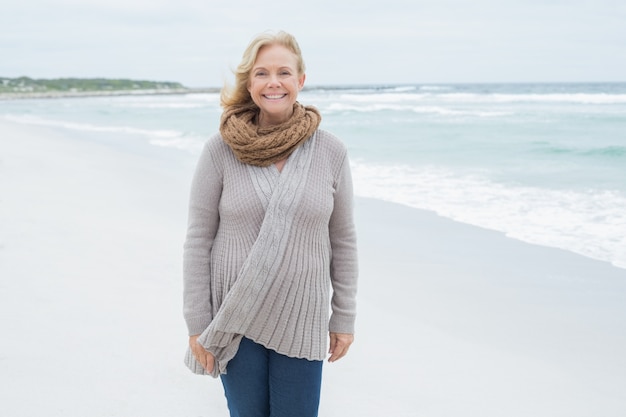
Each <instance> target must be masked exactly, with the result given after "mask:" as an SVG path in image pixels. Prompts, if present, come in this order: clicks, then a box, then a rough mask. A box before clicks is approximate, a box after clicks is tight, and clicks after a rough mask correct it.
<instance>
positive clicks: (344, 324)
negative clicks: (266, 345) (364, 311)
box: [329, 156, 358, 333]
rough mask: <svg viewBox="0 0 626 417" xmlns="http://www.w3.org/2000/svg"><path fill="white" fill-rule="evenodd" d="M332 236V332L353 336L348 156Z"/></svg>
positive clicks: (352, 242)
mask: <svg viewBox="0 0 626 417" xmlns="http://www.w3.org/2000/svg"><path fill="white" fill-rule="evenodd" d="M329 234H330V244H331V250H332V258H331V265H330V273H331V283H332V287H333V295H332V299H331V308H332V314H331V318H330V323H329V330H330V331H331V332H336V333H354V323H355V319H356V292H357V277H358V260H357V245H356V230H355V226H354V218H353V191H352V176H351V172H350V163H349V160H348V157H347V156H345V157H344V159H343V162H342V164H341V169H340V171H339V176H338V179H337V184H336V188H335V195H334V206H333V212H332V214H331V217H330V223H329Z"/></svg>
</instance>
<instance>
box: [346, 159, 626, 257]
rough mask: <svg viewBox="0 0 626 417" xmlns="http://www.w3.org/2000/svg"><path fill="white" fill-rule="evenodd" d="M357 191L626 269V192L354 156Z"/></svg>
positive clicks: (357, 192) (359, 193)
mask: <svg viewBox="0 0 626 417" xmlns="http://www.w3.org/2000/svg"><path fill="white" fill-rule="evenodd" d="M352 170H353V176H354V185H355V193H356V194H357V195H359V196H363V197H372V198H377V199H381V200H386V201H391V202H395V203H400V204H405V205H408V206H411V207H415V208H420V209H426V210H431V211H434V212H436V213H438V214H439V215H441V216H444V217H448V218H451V219H454V220H457V221H460V222H463V223H468V224H473V225H477V226H480V227H484V228H488V229H492V230H497V231H500V232H503V233H505V234H506V235H507V236H509V237H512V238H515V239H518V240H522V241H525V242H529V243H534V244H539V245H544V246H551V247H556V248H561V249H565V250H568V251H571V252H575V253H578V254H581V255H584V256H587V257H590V258H593V259H598V260H602V261H607V262H611V263H612V264H614V265H616V266H619V267H622V268H626V212H625V211H624V207H626V195H624V193H622V192H619V191H612V190H588V191H584V192H583V191H568V190H555V189H544V188H538V187H524V186H510V185H504V184H500V183H495V182H493V181H490V180H488V179H487V178H484V177H480V176H461V175H458V174H455V173H454V172H451V171H449V170H446V169H442V168H436V167H425V168H419V169H418V168H414V167H409V166H386V165H372V164H367V163H364V162H362V161H353V163H352Z"/></svg>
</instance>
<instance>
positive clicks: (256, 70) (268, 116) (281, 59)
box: [248, 45, 305, 127]
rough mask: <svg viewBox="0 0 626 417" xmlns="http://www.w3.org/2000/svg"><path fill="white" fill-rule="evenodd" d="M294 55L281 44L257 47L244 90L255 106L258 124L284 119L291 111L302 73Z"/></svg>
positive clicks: (262, 125) (278, 122)
mask: <svg viewBox="0 0 626 417" xmlns="http://www.w3.org/2000/svg"><path fill="white" fill-rule="evenodd" d="M297 68H298V61H297V58H296V55H295V54H294V53H293V52H291V51H290V50H289V49H287V48H285V47H284V46H282V45H268V46H264V47H263V48H261V50H260V51H259V53H258V54H257V57H256V61H255V62H254V65H253V67H252V71H251V72H250V83H249V85H248V91H249V92H250V96H252V100H253V101H254V103H255V104H256V105H257V106H258V107H259V109H260V113H259V120H258V122H259V125H260V126H261V127H265V126H271V125H276V124H280V123H283V122H285V121H287V120H288V119H289V118H290V117H291V114H292V113H293V105H294V103H295V102H296V99H297V98H298V92H299V91H300V89H301V88H302V86H303V85H304V78H305V75H304V74H298V69H297Z"/></svg>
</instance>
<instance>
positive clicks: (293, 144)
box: [220, 102, 322, 167]
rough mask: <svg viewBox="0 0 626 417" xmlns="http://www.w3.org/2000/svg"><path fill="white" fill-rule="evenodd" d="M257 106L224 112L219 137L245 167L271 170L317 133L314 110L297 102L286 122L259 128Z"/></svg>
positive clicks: (316, 113) (317, 118)
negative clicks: (272, 166) (270, 168)
mask: <svg viewBox="0 0 626 417" xmlns="http://www.w3.org/2000/svg"><path fill="white" fill-rule="evenodd" d="M258 113H259V110H258V108H257V107H256V106H241V107H235V108H231V109H227V110H225V111H224V113H223V114H222V119H221V123H220V133H221V134H222V138H223V139H224V142H226V144H227V145H228V146H230V148H231V149H232V150H233V152H234V154H235V156H236V157H237V159H239V160H240V161H241V162H243V163H244V164H250V165H255V166H260V167H266V166H270V165H272V164H274V163H276V162H278V161H281V160H283V159H285V158H287V157H288V156H289V155H291V153H292V152H293V151H294V150H295V149H296V148H297V147H298V146H299V145H300V144H302V142H304V141H305V140H307V139H308V138H310V137H311V135H313V132H315V130H317V128H318V126H319V124H320V121H321V120H322V116H321V115H320V113H319V112H318V111H317V109H316V108H315V107H312V106H306V107H305V106H303V105H302V104H300V103H298V102H296V103H295V104H294V105H293V114H292V116H291V118H290V119H289V120H287V121H286V122H284V123H281V124H279V125H276V126H270V127H263V128H261V127H259V126H258V125H257V115H258Z"/></svg>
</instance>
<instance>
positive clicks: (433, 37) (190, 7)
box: [0, 0, 626, 87]
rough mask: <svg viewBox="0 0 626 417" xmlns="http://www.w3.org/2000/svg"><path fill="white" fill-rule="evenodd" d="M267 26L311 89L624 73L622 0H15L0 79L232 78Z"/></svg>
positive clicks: (619, 76)
mask: <svg viewBox="0 0 626 417" xmlns="http://www.w3.org/2000/svg"><path fill="white" fill-rule="evenodd" d="M7 3H8V4H7ZM267 29H284V30H287V31H289V32H291V33H293V34H294V35H295V36H296V38H297V39H298V41H299V43H300V46H301V47H302V49H303V53H304V57H305V61H306V64H307V67H308V68H307V83H308V84H309V85H329V84H331V85H335V84H364V83H382V84H406V83H451V82H543V81H545V82H552V81H626V1H624V0H543V1H540V0H472V1H467V0H382V1H376V2H374V1H371V0H358V1H357V0H346V1H342V0H317V1H308V2H300V1H297V0H291V1H285V0H265V1H258V0H255V1H252V0H31V1H25V0H21V1H17V0H16V1H8V2H3V4H2V7H1V8H0V76H8V77H15V76H21V75H26V76H30V77H35V78H56V77H109V78H135V79H148V80H163V81H180V82H182V83H183V84H185V85H187V86H190V87H200V86H221V85H222V82H223V80H224V79H225V78H227V79H231V72H230V69H231V68H233V67H235V66H236V65H237V63H238V62H239V59H240V57H241V53H242V52H243V50H244V48H245V47H246V45H247V44H248V42H249V41H250V39H251V38H252V37H254V35H256V34H258V33H259V32H262V31H264V30H267Z"/></svg>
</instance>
